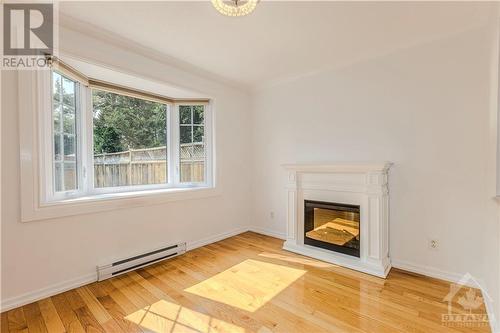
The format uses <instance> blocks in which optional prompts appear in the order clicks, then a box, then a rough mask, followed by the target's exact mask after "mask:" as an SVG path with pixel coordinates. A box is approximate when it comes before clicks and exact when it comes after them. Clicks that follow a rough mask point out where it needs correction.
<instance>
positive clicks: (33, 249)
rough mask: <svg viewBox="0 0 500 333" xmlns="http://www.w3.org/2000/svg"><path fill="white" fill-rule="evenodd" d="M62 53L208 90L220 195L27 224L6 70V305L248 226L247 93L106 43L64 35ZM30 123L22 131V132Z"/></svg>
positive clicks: (13, 96) (13, 92)
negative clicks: (151, 252) (120, 262)
mask: <svg viewBox="0 0 500 333" xmlns="http://www.w3.org/2000/svg"><path fill="white" fill-rule="evenodd" d="M60 44H61V48H62V49H64V50H65V51H66V52H69V53H72V54H76V55H78V56H80V57H85V58H89V59H91V60H92V59H93V60H97V61H99V62H101V63H103V64H112V65H113V66H118V67H120V66H121V67H123V68H124V69H127V68H131V66H130V64H134V66H133V68H132V69H133V71H135V72H137V73H138V74H139V75H141V76H147V77H150V78H154V79H157V80H164V81H167V82H169V83H173V84H176V85H178V86H181V87H187V88H191V89H193V90H196V91H201V92H204V93H206V94H208V95H209V96H213V97H214V98H215V100H216V109H215V128H216V141H217V149H216V160H217V169H218V185H219V186H220V187H221V190H222V193H221V195H219V196H217V197H211V198H206V199H198V200H186V201H178V202H172V203H168V204H163V205H158V206H148V207H142V208H132V209H121V210H115V211H108V212H103V213H98V214H91V215H80V216H74V217H67V218H60V219H54V220H46V221H39V222H28V223H21V222H20V202H19V196H20V193H19V187H20V185H19V139H18V137H19V126H20V124H19V123H18V109H17V76H16V75H15V73H14V72H9V71H6V72H3V73H2V95H1V96H2V114H1V116H2V121H1V123H2V128H1V136H2V140H1V141H2V188H1V190H2V212H1V214H2V244H1V250H2V257H1V259H2V288H1V289H2V302H9V301H12V299H13V298H16V297H20V296H22V295H23V294H25V293H31V292H34V291H39V290H42V289H44V288H48V287H51V286H52V287H54V286H56V287H57V286H60V285H61V284H63V283H64V282H67V281H69V282H74V281H75V279H77V280H78V279H79V278H81V277H88V276H92V275H93V274H95V267H96V264H98V263H101V264H102V263H105V262H109V261H110V260H112V259H116V258H119V257H123V256H127V255H130V254H136V253H138V252H141V251H144V250H148V249H151V248H154V247H157V246H161V245H165V244H169V243H171V242H178V241H187V242H188V243H191V242H195V241H200V240H204V239H207V238H209V237H211V236H215V235H220V234H223V233H228V232H231V231H234V230H239V229H241V228H246V227H247V226H248V224H249V222H250V219H249V214H250V209H249V206H248V202H249V201H250V191H249V188H250V184H249V180H248V179H247V178H245V177H241V170H243V169H245V168H246V167H247V166H248V164H249V162H250V156H249V153H248V152H249V150H250V149H249V142H250V140H249V138H250V134H249V129H248V123H249V109H248V105H249V99H248V96H247V95H246V94H244V93H241V92H239V91H238V90H235V89H233V88H231V87H229V86H225V85H223V84H219V83H216V82H214V81H211V80H208V79H204V78H201V77H198V76H196V75H195V74H189V73H186V72H183V71H181V70H178V69H175V68H173V67H170V66H168V65H166V64H162V63H159V62H157V61H153V60H151V59H148V58H145V57H143V56H140V55H137V54H134V53H132V52H131V51H127V50H125V49H120V48H119V47H116V46H114V45H112V44H111V43H109V42H100V41H97V40H94V39H92V38H89V37H85V36H83V35H80V34H78V33H76V32H72V31H69V30H68V31H62V36H61V40H60ZM22 127H23V126H22V124H21V126H20V128H21V130H23V128H22Z"/></svg>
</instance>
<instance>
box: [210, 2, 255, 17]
mask: <svg viewBox="0 0 500 333" xmlns="http://www.w3.org/2000/svg"><path fill="white" fill-rule="evenodd" d="M227 2H228V1H224V0H212V5H213V6H214V7H215V9H217V10H218V11H219V12H220V13H221V14H223V15H226V16H245V15H248V14H250V13H251V12H253V11H254V9H255V7H257V2H258V0H247V1H246V2H245V3H243V4H242V5H240V4H239V3H238V1H235V0H231V1H229V2H230V4H229V3H227Z"/></svg>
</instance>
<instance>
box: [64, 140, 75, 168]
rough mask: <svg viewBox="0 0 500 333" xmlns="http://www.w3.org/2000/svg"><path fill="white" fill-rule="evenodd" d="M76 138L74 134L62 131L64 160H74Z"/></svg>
mask: <svg viewBox="0 0 500 333" xmlns="http://www.w3.org/2000/svg"><path fill="white" fill-rule="evenodd" d="M75 152H76V140H75V136H74V135H70V134H66V133H64V160H65V161H73V162H74V161H76V157H75Z"/></svg>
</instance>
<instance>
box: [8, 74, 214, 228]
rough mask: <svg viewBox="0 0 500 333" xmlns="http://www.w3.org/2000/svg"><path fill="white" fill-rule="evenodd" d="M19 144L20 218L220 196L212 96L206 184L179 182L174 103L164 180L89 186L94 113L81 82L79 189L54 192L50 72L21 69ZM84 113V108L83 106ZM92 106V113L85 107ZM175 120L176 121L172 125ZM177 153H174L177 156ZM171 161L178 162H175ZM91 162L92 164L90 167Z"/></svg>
mask: <svg viewBox="0 0 500 333" xmlns="http://www.w3.org/2000/svg"><path fill="white" fill-rule="evenodd" d="M18 84H19V92H20V93H19V109H20V148H21V220H22V221H35V220H43V219H48V218H54V217H61V216H70V215H79V214H85V213H92V212H98V211H105V210H112V209H122V208H124V207H137V206H145V205H154V204H161V203H164V202H169V201H177V200H186V199H198V198H204V197H211V196H216V195H220V189H219V188H217V187H216V186H215V184H216V183H215V172H214V170H215V169H214V165H215V158H214V148H213V144H214V127H213V126H214V123H213V118H214V117H213V107H212V100H210V102H209V103H180V105H182V104H185V105H198V104H203V105H205V110H204V116H205V126H204V130H205V143H206V146H205V147H206V162H205V183H202V184H200V183H180V182H179V167H178V163H180V158H175V156H176V155H174V154H176V152H178V149H179V144H178V143H179V141H178V132H179V128H178V127H179V126H178V122H177V123H176V122H175V120H174V118H175V117H177V119H178V105H179V104H168V105H167V124H168V125H167V126H168V127H167V154H168V156H167V159H168V161H169V167H168V181H169V183H166V184H156V185H136V186H126V187H125V186H122V187H108V188H93V124H92V120H93V115H92V110H91V109H90V107H91V106H90V102H91V90H90V88H87V87H85V89H83V85H81V84H80V89H78V91H79V96H78V98H79V99H80V101H81V105H82V107H81V110H80V112H79V111H78V110H77V129H76V135H77V151H78V154H79V156H78V157H77V168H78V170H79V172H78V177H79V178H78V183H79V188H78V190H77V191H70V192H59V193H55V192H54V191H53V173H52V163H53V139H52V94H51V91H52V71H48V70H44V71H20V72H19V82H18ZM83 109H84V110H86V112H82V110H83ZM89 110H90V112H89ZM175 124H177V125H175ZM177 156H178V155H177ZM171 161H175V163H176V164H175V165H176V166H177V167H175V168H174V167H173V166H174V164H173V162H171ZM89 166H90V167H91V169H90V170H89Z"/></svg>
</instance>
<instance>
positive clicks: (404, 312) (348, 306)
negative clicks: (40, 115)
mask: <svg viewBox="0 0 500 333" xmlns="http://www.w3.org/2000/svg"><path fill="white" fill-rule="evenodd" d="M281 246H282V241H280V240H278V239H275V238H271V237H267V236H262V235H259V234H255V233H250V232H247V233H244V234H241V235H238V236H235V237H231V238H228V239H226V240H223V241H221V242H218V243H215V244H211V245H207V246H204V247H202V248H198V249H196V250H193V251H190V252H188V253H186V254H185V255H182V256H180V257H177V258H174V259H171V260H167V261H164V262H162V263H159V264H156V265H153V266H150V267H147V268H144V269H140V270H138V271H135V272H131V273H128V274H126V275H123V276H119V277H116V278H113V279H110V280H107V281H103V282H99V283H93V284H90V285H87V286H84V287H80V288H78V289H74V290H70V291H68V292H65V293H62V294H59V295H56V296H53V297H50V298H47V299H44V300H41V301H39V302H35V303H32V304H28V305H25V306H23V307H20V308H17V309H13V310H10V311H7V312H5V313H2V315H1V332H5V333H7V332H9V333H10V332H30V333H33V332H51V333H52V332H204V333H208V332H210V333H212V332H236V333H238V332H259V333H268V332H287V333H292V332H299V333H305V332H370V333H373V332H384V333H390V332H413V333H416V332H489V331H490V330H489V327H488V326H483V327H469V328H467V327H449V326H444V325H443V324H442V314H446V313H447V311H448V307H447V306H448V303H447V302H444V301H443V298H444V297H445V296H446V295H447V294H448V292H449V290H450V285H449V283H447V282H444V281H440V280H436V279H431V278H427V277H423V276H418V275H413V274H409V273H406V272H403V271H400V270H395V269H393V270H392V271H391V273H390V274H389V277H388V278H387V279H386V280H384V279H379V278H376V277H372V276H370V275H366V274H362V273H358V272H355V271H351V270H348V269H344V268H340V267H337V266H335V265H331V264H327V263H324V262H321V261H317V260H313V259H310V258H306V257H302V256H299V255H295V254H292V253H290V252H286V251H283V250H281ZM465 292H466V290H460V291H459V293H458V295H457V297H455V298H454V300H453V303H452V308H453V311H454V313H459V314H460V313H461V314H465V313H468V311H465V310H463V309H464V308H463V307H462V306H461V305H460V304H459V302H460V303H462V304H463V299H462V300H461V301H459V299H460V297H462V296H463V294H464V293H465ZM472 292H477V293H479V292H478V291H475V290H473V291H472ZM469 296H471V292H470V291H469ZM471 299H473V298H471V297H469V300H471ZM480 312H483V313H484V312H485V310H484V305H481V307H480V309H479V310H475V311H473V313H480Z"/></svg>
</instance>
